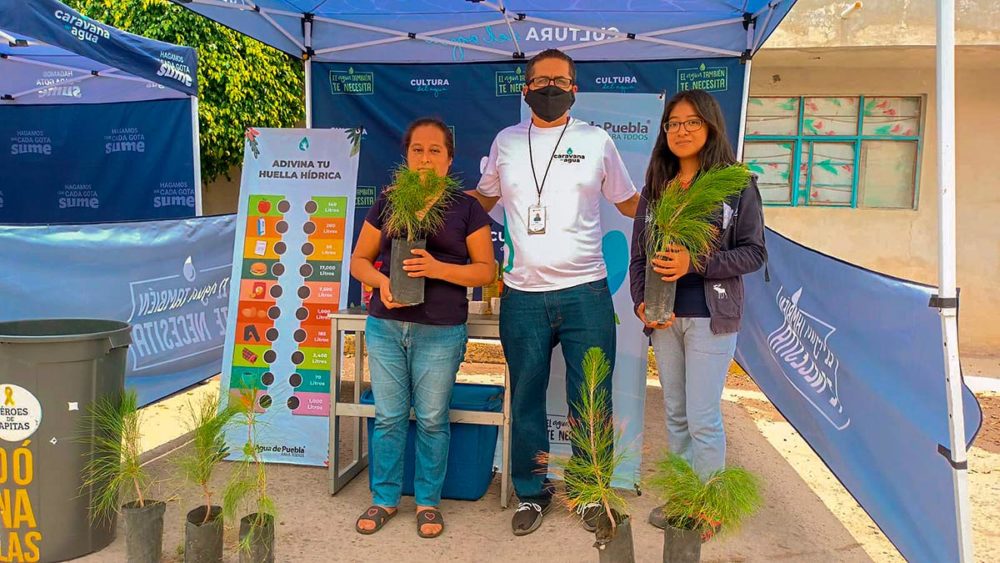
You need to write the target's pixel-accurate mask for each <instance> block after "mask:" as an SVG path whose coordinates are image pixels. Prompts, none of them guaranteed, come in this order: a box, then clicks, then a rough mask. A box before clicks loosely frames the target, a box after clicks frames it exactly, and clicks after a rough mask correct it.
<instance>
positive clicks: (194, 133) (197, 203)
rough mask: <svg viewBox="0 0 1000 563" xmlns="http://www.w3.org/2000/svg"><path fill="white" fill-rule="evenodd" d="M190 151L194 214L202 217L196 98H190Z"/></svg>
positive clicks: (199, 130) (203, 210)
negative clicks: (192, 173) (191, 156)
mask: <svg viewBox="0 0 1000 563" xmlns="http://www.w3.org/2000/svg"><path fill="white" fill-rule="evenodd" d="M191 137H192V139H191V150H192V152H193V153H194V154H193V156H194V160H193V163H194V214H195V215H196V216H198V217H200V216H202V215H204V213H205V208H204V205H205V204H204V194H203V193H202V192H203V190H204V187H203V186H202V185H201V128H200V126H199V124H198V96H191Z"/></svg>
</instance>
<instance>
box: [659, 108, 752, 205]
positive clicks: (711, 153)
mask: <svg viewBox="0 0 1000 563" xmlns="http://www.w3.org/2000/svg"><path fill="white" fill-rule="evenodd" d="M681 102H688V103H689V104H691V105H692V106H694V110H695V111H696V112H697V113H698V117H700V118H701V119H702V121H704V122H705V125H704V127H705V128H706V129H708V138H707V139H706V141H705V146H704V147H703V148H702V149H701V152H700V153H698V160H699V162H700V164H701V170H702V171H703V170H708V169H709V168H713V167H715V166H728V165H730V164H735V163H736V154H735V153H734V152H733V146H732V145H730V144H729V137H727V136H726V119H725V116H723V114H722V107H721V106H720V105H719V102H718V100H716V99H715V97H714V96H712V95H711V94H709V93H708V92H706V91H704V90H684V91H681V92H678V93H676V94H674V97H672V98H670V101H668V102H667V105H666V107H664V108H663V117H662V118H661V119H660V127H659V133H658V134H657V136H656V144H655V145H654V146H653V154H652V156H651V157H650V159H649V167H648V168H647V169H646V189H647V190H650V191H649V194H650V196H651V197H650V199H655V198H657V197H659V195H660V192H661V191H662V190H663V188H664V187H665V186H666V184H667V182H669V181H670V180H672V179H673V178H674V176H676V175H677V174H678V172H680V169H681V163H680V159H678V158H677V156H676V155H674V153H672V152H670V147H669V146H668V145H667V133H666V132H665V131H664V130H663V125H664V124H665V123H666V122H667V120H669V119H670V112H672V111H674V107H676V106H677V104H679V103H681Z"/></svg>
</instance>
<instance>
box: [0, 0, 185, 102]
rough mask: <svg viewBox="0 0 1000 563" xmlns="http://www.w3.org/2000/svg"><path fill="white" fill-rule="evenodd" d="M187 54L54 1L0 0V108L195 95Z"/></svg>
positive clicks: (176, 46)
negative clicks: (101, 21)
mask: <svg viewBox="0 0 1000 563" xmlns="http://www.w3.org/2000/svg"><path fill="white" fill-rule="evenodd" d="M196 60H197V56H196V52H195V50H194V49H191V48H190V47H182V46H178V45H171V44H170V43H163V42H161V41H155V40H152V39H147V38H145V37H140V36H138V35H132V34H131V33H126V32H124V31H121V30H119V29H115V28H113V27H111V26H108V25H105V24H102V23H100V22H97V21H94V20H92V19H90V18H87V17H86V16H83V15H81V14H80V13H79V12H77V11H76V10H74V9H72V8H70V7H68V6H66V5H65V4H62V3H60V2H58V1H57V0H29V1H25V0H0V97H2V98H3V101H2V102H0V103H5V104H10V103H26V104H58V103H73V104H79V103H108V102H126V101H141V100H158V99H169V98H184V97H187V96H195V95H197V92H198V78H197V76H198V72H197V63H196Z"/></svg>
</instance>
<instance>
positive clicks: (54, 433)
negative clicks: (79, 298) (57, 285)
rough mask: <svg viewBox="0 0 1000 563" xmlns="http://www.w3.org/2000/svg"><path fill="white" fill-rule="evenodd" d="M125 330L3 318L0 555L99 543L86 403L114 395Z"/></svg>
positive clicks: (69, 553) (88, 548)
mask: <svg viewBox="0 0 1000 563" xmlns="http://www.w3.org/2000/svg"><path fill="white" fill-rule="evenodd" d="M130 333H131V327H130V326H129V325H128V323H124V322H120V321H107V320H96V319H46V320H33V321H15V322H4V323H0V508H3V510H0V513H2V520H3V522H2V524H3V528H4V529H3V530H2V531H0V561H22V560H23V561H39V562H42V563H45V562H48V561H65V560H67V559H73V558H76V557H81V556H83V555H86V554H88V553H92V552H94V551H97V550H100V549H103V548H104V547H106V546H107V545H108V544H109V543H111V541H112V540H113V539H114V535H115V523H114V521H113V519H112V521H110V522H108V521H103V520H98V521H95V522H92V521H91V518H90V508H89V507H90V504H91V495H90V492H89V491H81V489H80V487H81V484H82V482H83V478H82V474H83V468H84V466H85V465H86V463H87V461H88V460H89V452H90V449H89V445H88V444H87V441H86V440H81V439H80V437H81V433H85V432H87V430H88V429H86V428H84V424H85V423H86V420H87V413H88V412H89V408H90V405H91V404H92V403H93V402H94V401H95V400H97V399H98V398H101V397H104V396H107V395H115V394H121V393H122V392H123V391H124V383H125V361H126V356H127V352H128V345H129V344H130V343H131V336H130Z"/></svg>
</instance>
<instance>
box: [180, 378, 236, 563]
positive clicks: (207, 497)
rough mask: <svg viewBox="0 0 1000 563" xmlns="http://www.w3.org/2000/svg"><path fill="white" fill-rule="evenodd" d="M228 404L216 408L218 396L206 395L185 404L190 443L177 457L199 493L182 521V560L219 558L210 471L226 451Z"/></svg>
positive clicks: (202, 562) (204, 562) (218, 511)
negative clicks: (199, 502)
mask: <svg viewBox="0 0 1000 563" xmlns="http://www.w3.org/2000/svg"><path fill="white" fill-rule="evenodd" d="M234 414H235V411H234V409H233V408H232V407H225V408H222V409H221V410H220V408H219V395H218V394H212V395H207V396H205V397H203V398H202V399H201V401H200V402H199V403H198V404H197V405H192V404H191V403H188V416H189V423H188V424H189V429H190V430H191V444H190V446H189V449H188V450H187V451H186V452H185V453H184V454H183V455H182V456H181V457H180V458H179V459H178V460H177V469H178V470H179V473H180V474H181V475H182V476H183V477H184V479H185V480H186V481H187V482H189V483H190V484H192V485H196V486H197V487H198V489H199V490H200V492H201V500H202V502H201V504H200V505H199V506H198V507H196V508H194V509H192V510H191V511H190V512H188V513H187V517H186V519H185V522H184V561H185V563H216V562H220V561H222V532H223V518H222V507H221V506H218V505H215V504H213V503H212V500H213V496H214V494H213V491H212V489H211V486H210V484H209V483H210V481H211V480H212V473H213V472H214V471H215V469H216V468H217V467H218V466H219V463H220V462H221V461H222V460H223V459H225V458H226V456H227V455H228V454H229V448H228V447H227V446H226V434H225V431H226V427H227V426H228V425H229V422H230V421H231V419H232V418H233V415H234Z"/></svg>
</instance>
